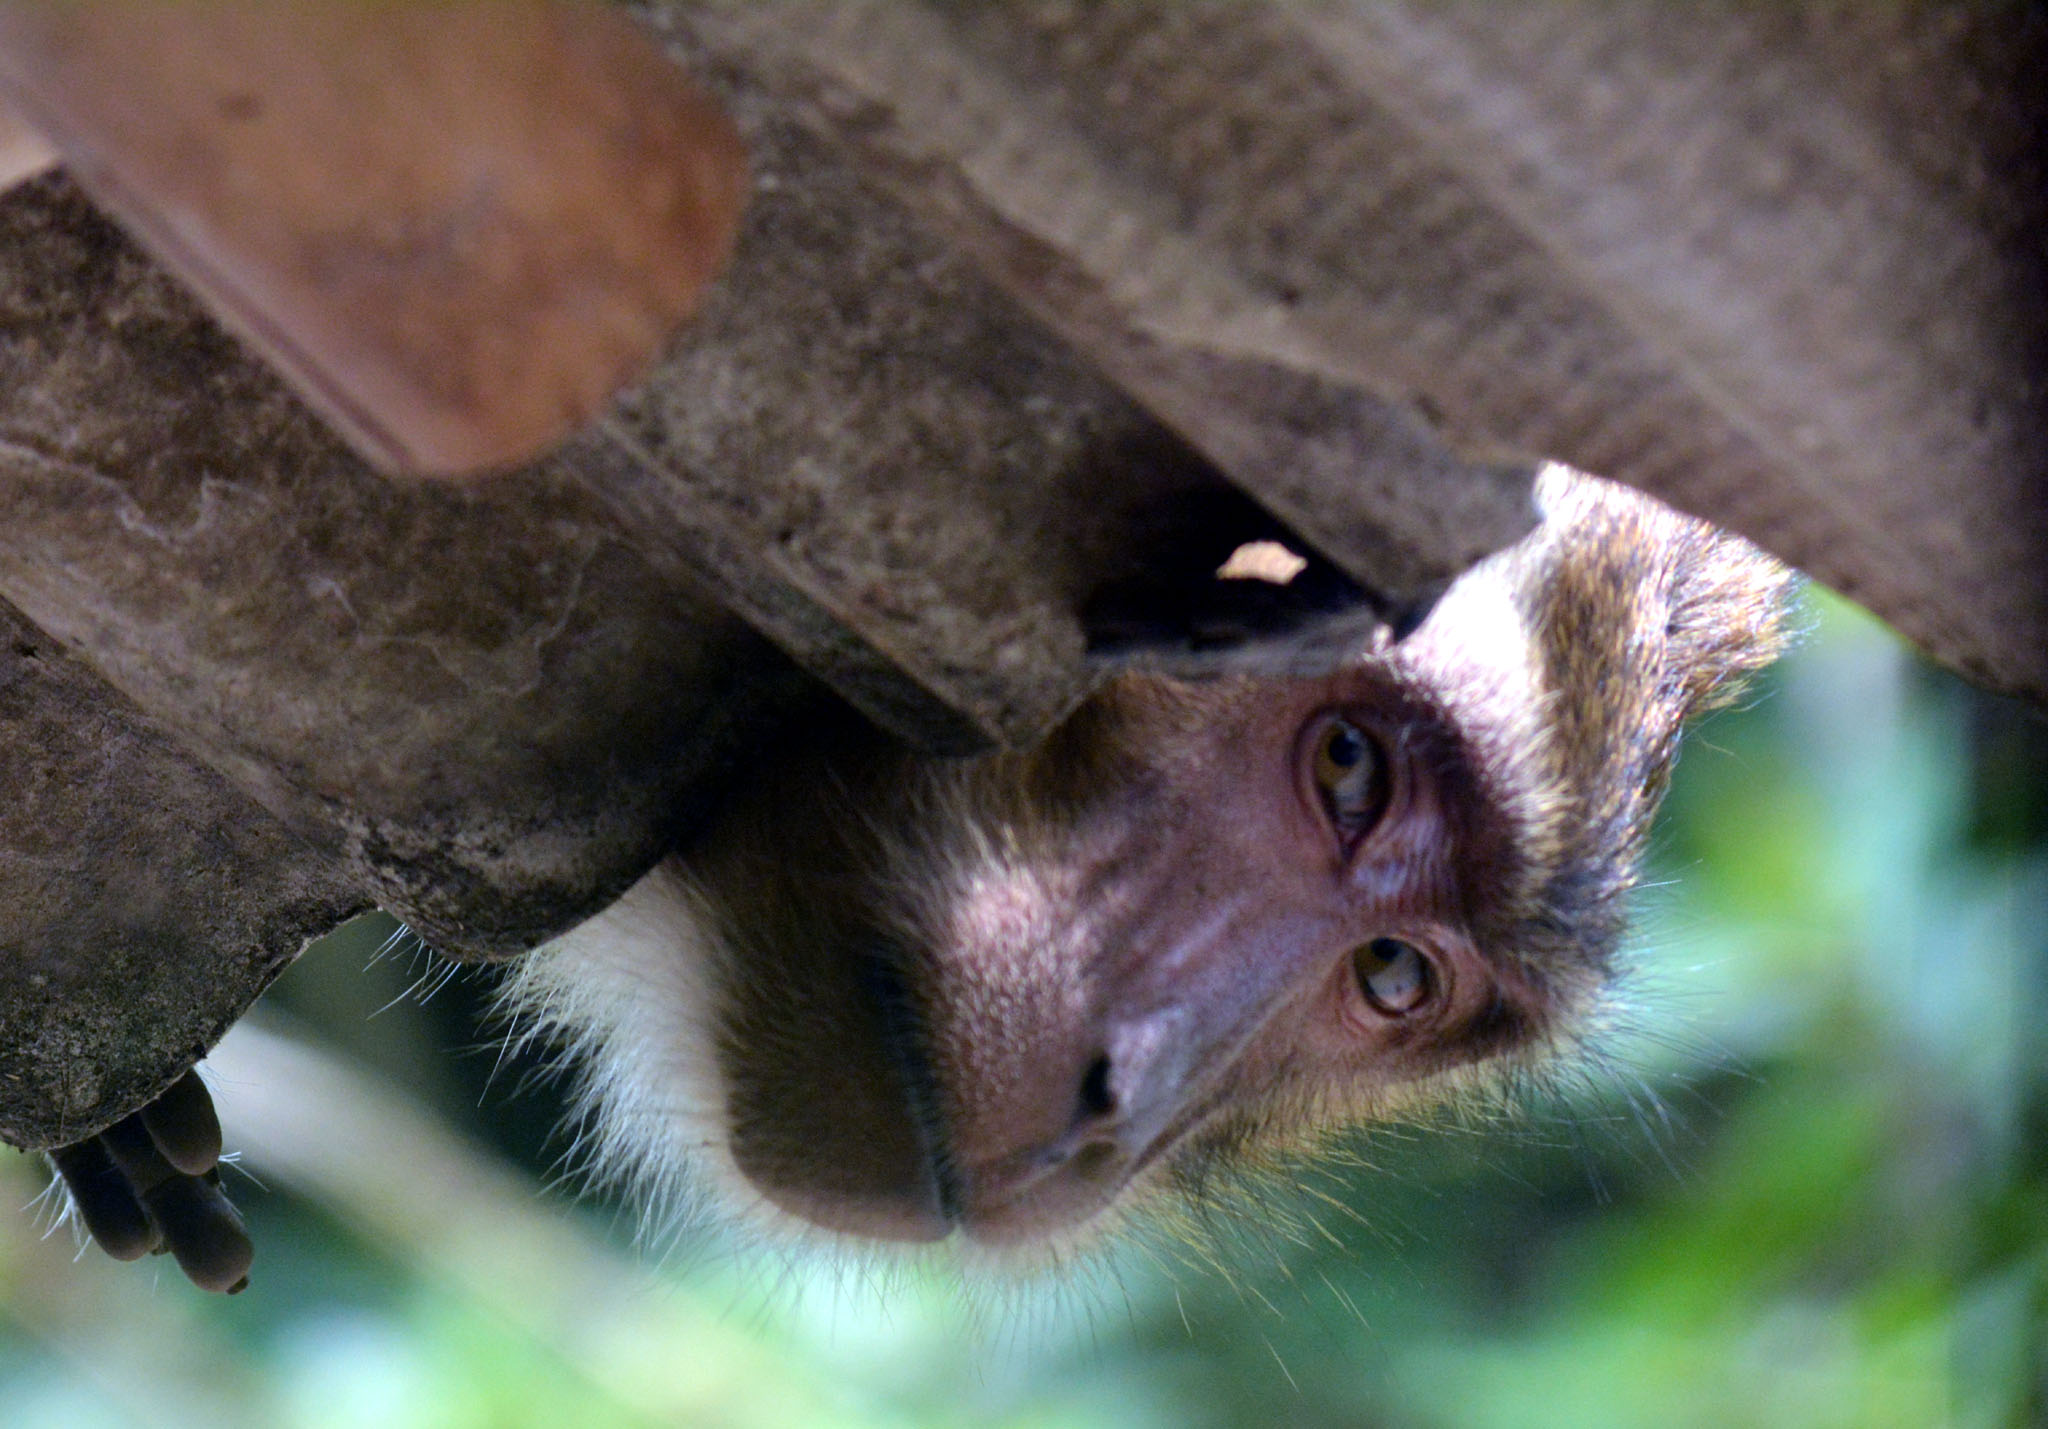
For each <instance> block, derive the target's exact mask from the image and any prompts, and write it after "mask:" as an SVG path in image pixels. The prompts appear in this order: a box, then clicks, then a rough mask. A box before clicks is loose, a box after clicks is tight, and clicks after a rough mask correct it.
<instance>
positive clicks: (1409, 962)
mask: <svg viewBox="0 0 2048 1429" xmlns="http://www.w3.org/2000/svg"><path fill="white" fill-rule="evenodd" d="M1351 970H1352V972H1353V973H1354V974H1355V975H1356V976H1357V978H1358V988H1359V991H1361V992H1363V993H1364V994H1365V1000H1366V1001H1367V1002H1369V1003H1371V1004H1372V1005H1373V1008H1374V1010H1376V1011H1378V1012H1380V1013H1382V1014H1384V1015H1385V1016H1388V1017H1402V1016H1405V1015H1406V1014H1408V1013H1410V1012H1413V1011H1414V1010H1415V1009H1416V1008H1418V1007H1420V1006H1422V1004H1423V1003H1425V1002H1427V1001H1429V995H1430V993H1431V992H1432V991H1434V990H1435V986H1436V975H1435V973H1434V972H1433V971H1432V969H1431V968H1430V964H1429V959H1428V958H1426V957H1424V956H1423V955H1422V953H1421V951H1420V950H1418V949H1417V948H1416V946H1415V945H1414V944H1413V943H1404V942H1402V941H1401V940H1400V939H1399V938H1374V939H1373V940H1372V941H1371V942H1370V943H1367V944H1366V945H1365V946H1364V947H1361V948H1358V949H1355V950H1354V951H1353V952H1352V954H1351Z"/></svg>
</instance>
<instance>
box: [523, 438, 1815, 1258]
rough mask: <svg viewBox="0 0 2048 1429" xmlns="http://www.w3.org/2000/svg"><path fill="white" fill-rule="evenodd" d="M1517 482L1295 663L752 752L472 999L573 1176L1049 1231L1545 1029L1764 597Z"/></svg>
mask: <svg viewBox="0 0 2048 1429" xmlns="http://www.w3.org/2000/svg"><path fill="white" fill-rule="evenodd" d="M1539 499H1540V503H1541V505H1542V508H1543V517H1544V519H1543V522H1542V524H1541V525H1540V526H1539V528H1538V529H1537V530H1536V532H1535V533H1533V534H1532V535H1531V536H1530V537H1529V538H1528V539H1527V540H1525V541H1524V542H1522V543H1521V544H1519V545H1518V546H1516V547H1514V548H1512V549H1510V550H1508V551H1505V552H1502V553H1500V554H1499V555H1497V556H1495V557H1493V558H1491V559H1490V560H1488V561H1486V562H1484V563H1482V564H1481V565H1480V566H1478V567H1476V568H1475V569H1474V570H1473V571H1471V572H1470V573H1468V574H1467V575H1466V576H1464V577H1463V578H1461V579H1460V580H1459V581H1458V582H1457V583H1456V584H1455V585H1454V586H1453V587H1452V589H1451V590H1450V591H1449V592H1448V593H1447V594H1446V595H1445V597H1444V598H1443V600H1442V601H1441V602H1440V603H1439V605H1438V607H1437V608H1436V609H1435V610H1434V612H1433V613H1432V614H1431V615H1430V617H1429V619H1428V620H1427V621H1426V622H1425V623H1424V624H1423V625H1422V626H1421V627H1420V628H1419V629H1418V630H1416V631H1415V632H1414V633H1413V634H1411V635H1410V636H1408V637H1407V638H1406V639H1404V640H1402V641H1401V642H1400V643H1398V644H1391V645H1389V644H1381V645H1378V646H1376V647H1375V648H1372V649H1365V650H1360V651H1359V652H1358V653H1357V655H1356V656H1355V658H1354V659H1353V660H1352V661H1351V662H1349V664H1348V665H1347V667H1346V668H1345V669H1344V670H1342V671H1340V672H1339V673H1338V674H1336V675H1334V676H1331V677H1329V678H1327V679H1320V680H1312V681H1277V680H1267V679H1257V680H1254V679H1231V680H1217V681H1210V682H1199V683H1197V682H1179V681H1174V680H1169V679H1165V678H1160V677H1154V676H1144V675H1129V676H1125V677H1121V678H1119V679H1117V680H1116V681H1114V682H1112V683H1111V684H1109V685H1108V686H1107V687H1106V688H1105V689H1103V690H1102V691H1101V692H1100V693H1099V694H1097V695H1096V696H1095V697H1093V698H1092V699H1091V700H1089V701H1088V702H1087V703H1086V704H1084V706H1083V707H1082V708H1081V709H1079V710H1078V711H1077V712H1076V713H1075V714H1074V715H1073V716H1072V717H1071V718H1070V719H1069V720H1068V721H1067V722H1066V723H1065V725H1064V726H1063V727H1062V728H1061V729H1060V730H1059V731H1058V732H1057V733H1055V734H1054V735H1053V736H1052V737H1051V738H1050V739H1049V740H1047V741H1046V742H1045V743H1044V744H1043V745H1042V746H1041V747H1039V748H1037V749H1034V750H1031V751H1027V752H1023V753H1015V754H1002V755H996V756H991V757H987V758H982V759H976V760H967V761H948V760H936V759H921V758H917V757H914V756H912V755H910V754H908V753H906V752H904V751H903V750H901V749H900V748H898V747H896V746H893V745H892V744H890V743H889V742H888V741H886V740H885V739H883V738H882V737H880V736H878V735H875V734H873V733H872V732H871V731H868V730H867V729H866V728H865V727H864V726H860V725H859V724H858V723H857V722H856V721H853V720H851V719H850V718H849V720H848V721H847V723H846V724H845V725H844V726H843V727H833V728H829V729H828V728H821V729H819V730H818V731H816V735H815V738H813V739H812V740H810V741H808V742H806V743H804V744H802V745H801V746H796V745H793V746H792V747H791V748H790V750H789V753H788V757H787V759H785V760H779V761H778V762H777V764H776V767H774V768H769V769H764V770H762V771H760V773H759V777H758V778H757V779H756V780H754V781H753V784H752V787H751V788H750V789H749V791H748V792H747V793H746V794H745V795H744V796H743V797H742V799H741V800H740V802H739V804H738V806H737V807H736V809H735V810H734V811H733V813H732V815H731V816H730V817H729V818H727V819H726V820H725V821H724V822H723V823H722V824H721V825H720V826H719V827H718V829H717V830H716V831H715V832H714V833H713V834H712V836H710V837H709V838H707V839H705V840H704V841H703V842H702V843H701V844H699V845H697V846H694V847H693V848H691V849H690V850H688V851H686V852H685V853H683V854H681V855H678V856H676V857H674V858H672V859H670V860H669V861H668V862H667V863H666V864H664V865H663V866H661V867H660V868H658V869H657V870H656V871H655V872H654V873H652V874H651V875H649V876H648V878H647V879H646V880H644V881H643V882H642V883H641V884H640V885H638V886H637V887H636V888H634V889H633V890H632V891H631V892H630V893H629V894H628V895H627V896H626V897H625V898H624V899H623V900H622V901H621V902H620V903H619V904H618V905H617V906H615V907H614V908H613V909H611V910H609V911H607V912H606V913H604V914H603V915H601V916H600V917H598V918H596V919H593V920H592V921H591V922H589V923H587V924H585V925H584V926H583V927H581V928H579V929H577V930H576V931H575V932H573V933H572V934H570V935H569V936H567V937H565V938H563V939H561V940H560V941H558V942H556V943H554V944H552V945H550V946H549V947H546V948H544V949H541V950H539V951H537V952H536V953H534V954H532V955H531V956H529V957H528V958H526V959H525V960H523V962H522V963H521V965H520V966H519V967H518V969H517V970H516V972H515V974H514V976H513V977H512V979H511V981H510V983H509V985H508V988H507V992H506V1002H507V1006H508V1008H509V1009H510V1011H511V1013H512V1015H513V1016H514V1017H515V1018H516V1019H517V1020H518V1022H519V1024H520V1025H521V1026H522V1027H523V1028H524V1029H525V1031H524V1033H523V1034H522V1035H525V1036H528V1037H531V1038H536V1039H554V1040H557V1041H558V1042H559V1043H560V1044H561V1045H562V1046H563V1047H564V1048H565V1049H566V1052H567V1054H568V1056H569V1057H570V1059H571V1060H572V1062H573V1064H574V1066H575V1067H576V1068H577V1071H576V1076H577V1079H578V1086H579V1088H580V1095H581V1099H582V1104H583V1110H584V1112H585V1113H586V1121H587V1125H588V1127H589V1131H588V1147H587V1149H588V1150H589V1151H590V1152H591V1155H592V1158H593V1160H594V1162H595V1164H596V1165H597V1167H598V1168H599V1169H600V1171H601V1172H603V1173H605V1174H609V1175H613V1176H616V1177H619V1178H622V1179H624V1180H627V1181H629V1182H632V1183H634V1184H635V1185H637V1186H638V1187H639V1188H640V1189H641V1190H642V1191H643V1192H644V1193H646V1194H648V1195H650V1196H651V1197H652V1198H653V1199H654V1200H656V1201H658V1202H662V1203H670V1202H677V1201H682V1202H688V1201H691V1200H692V1199H698V1198H701V1199H704V1200H708V1201H709V1202H710V1203H712V1204H714V1205H716V1206H718V1207H721V1208H723V1210H724V1211H726V1212H727V1213H729V1214H730V1215H732V1216H733V1217H734V1218H736V1219H738V1220H739V1221H741V1222H750V1223H753V1224H755V1225H757V1226H760V1227H764V1228H767V1229H769V1230H771V1231H774V1230H784V1229H795V1230H797V1231H799V1232H802V1233H806V1234H810V1233H817V1232H823V1233H825V1234H826V1235H827V1236H828V1238H829V1237H831V1236H835V1235H848V1236H853V1237H856V1238H860V1239H862V1240H871V1239H878V1240H909V1241H922V1240H932V1239H937V1238H941V1237H944V1236H947V1235H950V1234H954V1233H958V1234H959V1235H961V1236H963V1237H964V1238H965V1239H967V1240H968V1241H969V1242H972V1243H976V1244H981V1245H989V1246H997V1247H1013V1246H1023V1247H1027V1248H1028V1247H1037V1246H1061V1245H1066V1244H1069V1243H1071V1242H1073V1241H1074V1240H1076V1239H1078V1238H1081V1237H1085V1236H1088V1235H1091V1234H1094V1233H1095V1232H1096V1231H1097V1230H1099V1229H1100V1228H1102V1227H1104V1226H1106V1225H1110V1224H1113V1223H1114V1221H1115V1219H1116V1214H1115V1212H1116V1209H1117V1208H1119V1207H1122V1206H1124V1205H1127V1204H1129V1203H1130V1201H1132V1200H1135V1199H1139V1198H1140V1197H1139V1195H1138V1194H1134V1193H1145V1192H1153V1193H1158V1192H1164V1193H1167V1194H1168V1195H1169V1196H1170V1194H1171V1193H1172V1192H1174V1190H1175V1189H1176V1188H1181V1189H1186V1188H1189V1187H1192V1186H1196V1185H1199V1184H1200V1183H1201V1182H1202V1180H1203V1179H1204V1177H1205V1175H1206V1173H1207V1172H1208V1171H1209V1170H1210V1169H1211V1168H1212V1167H1213V1166H1214V1165H1215V1164H1216V1163H1218V1162H1219V1161H1223V1160H1226V1159H1227V1160H1229V1161H1230V1162H1232V1163H1233V1164H1236V1163H1239V1162H1242V1161H1243V1160H1245V1159H1246V1158H1251V1159H1253V1160H1258V1159H1260V1158H1263V1157H1266V1156H1269V1155H1275V1154H1286V1153H1289V1152H1293V1151H1296V1150H1300V1149H1302V1148H1304V1147H1306V1146H1308V1145H1310V1144H1312V1143H1313V1141H1314V1140H1315V1138H1316V1137H1317V1135H1318V1134H1319V1133H1320V1132H1321V1131H1322V1130H1323V1129H1325V1128H1327V1127H1329V1126H1331V1125H1334V1124H1341V1123H1348V1122H1354V1121H1358V1120H1364V1119H1374V1118H1380V1117H1385V1116H1388V1115H1390V1114H1395V1113H1399V1112H1402V1111H1404V1110H1407V1109H1411V1108H1414V1107H1416V1106H1418V1105H1422V1104H1427V1103H1428V1102H1430V1101H1432V1100H1434V1099H1437V1098H1441V1097H1443V1096H1445V1095H1446V1094H1451V1093H1455V1092H1457V1091H1458V1090H1459V1089H1460V1088H1461V1087H1462V1086H1465V1085H1467V1084H1469V1083H1471V1082H1473V1081H1474V1080H1475V1079H1484V1078H1487V1077H1491V1076H1497V1075H1499V1074H1501V1073H1502V1072H1505V1071H1507V1070H1510V1069H1513V1068H1517V1067H1526V1066H1530V1065H1533V1064H1535V1063H1537V1062H1539V1061H1540V1060H1541V1059H1543V1058H1545V1057H1546V1056H1549V1055H1551V1054H1553V1053H1555V1052H1557V1051H1558V1050H1560V1048H1562V1047H1566V1046H1568V1045H1569V1044H1570V1043H1571V1042H1572V1040H1573V1039H1574V1037H1575V1036H1576V1035H1577V1029H1579V1028H1581V1027H1582V1026H1584V1025H1585V1024H1586V1022H1587V1019H1588V1018H1589V1017H1590V1016H1592V1015H1593V1014H1594V1013H1595V1012H1596V1010H1597V1008H1598V1006H1599V1005H1600V1002H1601V1000H1602V998H1603V997H1604V996H1605V995H1606V994H1607V989H1608V988H1609V985H1610V983H1611V981H1612V979H1613V977H1614V973H1615V960H1616V950H1617V945H1618V943H1619V941H1620V939H1621V936H1622V933H1623V930H1624V923H1625V903H1626V899H1627V895H1628V892H1629V889H1630V886H1631V883H1632V881H1633V879H1634V877H1635V870H1636V866H1637V862H1638V859H1639V857H1640V854H1641V851H1642V848H1643V844H1644V839H1645V835H1646V831H1647V829H1648V826H1649V822H1650V818H1651V815H1652V813H1653V812H1654V809H1655V807H1656V804H1657V802H1658V800H1659V798H1660V797H1661V795H1662V793H1663V790H1664V787H1665V784H1666V780H1667V776H1668V774H1669V770H1670V767H1671V763H1672V760H1673V758H1674V755H1675V752H1676V748H1677V740H1678V734H1679V728H1680V726H1681V724H1682V723H1683V722H1684V721H1685V720H1686V719H1688V718H1690V717H1691V716H1693V715H1695V714H1697V713H1699V712H1701V711H1702V710H1705V709H1708V708H1711V707H1713V706H1716V705H1719V704H1723V703H1725V702H1727V701H1728V700H1729V699H1731V698H1732V697H1733V696H1734V695H1735V693H1736V692H1737V691H1738V690H1739V689H1740V688H1741V686H1742V682H1743V680H1744V679H1745V677H1747V676H1748V675H1750V674H1751V673H1752V672H1754V671H1756V670H1758V669H1759V668H1761V667H1762V666H1763V665H1765V664H1766V663H1768V662H1769V661H1770V660H1771V659H1772V658H1774V657H1775V656H1776V655H1777V654H1778V652H1779V649H1780V646H1781V644H1782V641H1783V633H1782V632H1783V616H1784V610H1785V605H1786V600H1787V596H1788V593H1789V590H1790V585H1791V577H1790V576H1789V575H1788V573H1787V572H1786V571H1785V570H1784V569H1783V568H1781V567H1780V566H1778V565H1777V564H1776V563H1774V562H1772V561H1771V560H1769V559H1768V558H1766V557H1764V556H1762V555H1761V554H1759V553H1758V552H1757V551H1755V550H1754V549H1753V548H1752V547H1750V546H1749V545H1748V544H1747V543H1746V542H1743V541H1742V540H1740V539H1738V538H1735V537H1732V536H1729V535H1726V534H1723V533H1720V532H1717V531H1715V530H1714V529H1712V528H1711V527H1708V526H1707V525H1705V524H1703V523H1701V522H1697V521H1694V520H1691V519H1689V518H1686V517H1682V516H1679V515H1677V514H1675V513H1673V512H1671V511H1669V510H1667V509H1665V508H1663V507H1661V506H1659V505H1657V504H1656V503H1655V502H1653V501H1651V500H1649V499H1648V498H1645V497H1642V496H1640V495H1638V494H1636V493H1634V492H1631V491H1629V490H1627V489H1626V488H1621V487H1616V486H1611V485H1608V484H1606V483H1604V482H1598V481H1595V480H1593V479H1591V478H1585V477H1579V476H1576V475H1575V474H1572V473H1568V472H1565V471H1563V470H1561V469H1552V470H1551V471H1549V472H1547V473H1546V474H1545V476H1544V477H1543V479H1542V481H1541V482H1540V483H1539ZM1368 744H1369V745H1370V755H1371V764H1370V767H1371V770H1372V776H1371V777H1372V778H1373V779H1376V780H1378V781H1379V782H1378V784H1376V785H1371V786H1368V784H1367V783H1366V782H1364V779H1365V776H1364V775H1361V774H1354V773H1353V772H1352V771H1353V770H1354V769H1356V768H1361V767H1365V766H1364V765H1361V764H1360V762H1359V761H1360V759H1361V749H1362V748H1363V747H1364V746H1365V745H1368ZM1360 791H1368V792H1367V793H1361V792H1360ZM1360 800H1364V801H1365V802H1363V803H1361V802H1360ZM1375 801H1376V802H1375ZM1360 809H1363V810H1365V811H1366V812H1364V813H1359V812H1357V811H1358V810H1360Z"/></svg>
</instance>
